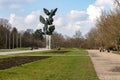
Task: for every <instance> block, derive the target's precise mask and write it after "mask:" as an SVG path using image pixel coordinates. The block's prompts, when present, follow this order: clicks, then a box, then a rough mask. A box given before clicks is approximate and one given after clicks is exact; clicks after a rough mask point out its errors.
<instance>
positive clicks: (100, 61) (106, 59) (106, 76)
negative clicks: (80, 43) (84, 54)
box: [88, 50, 120, 80]
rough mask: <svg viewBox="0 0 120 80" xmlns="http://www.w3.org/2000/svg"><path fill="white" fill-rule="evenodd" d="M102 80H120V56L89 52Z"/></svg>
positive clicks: (94, 51) (95, 51) (96, 51)
mask: <svg viewBox="0 0 120 80" xmlns="http://www.w3.org/2000/svg"><path fill="white" fill-rule="evenodd" d="M88 52H89V55H90V57H91V59H92V62H93V64H94V67H95V70H96V72H97V75H98V77H99V79H100V80H120V55H117V54H112V53H107V52H101V53H100V52H99V51H98V50H88Z"/></svg>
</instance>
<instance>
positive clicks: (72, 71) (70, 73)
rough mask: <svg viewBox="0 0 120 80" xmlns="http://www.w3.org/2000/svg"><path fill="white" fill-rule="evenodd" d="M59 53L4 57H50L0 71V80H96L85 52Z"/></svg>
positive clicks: (67, 50) (73, 49)
mask: <svg viewBox="0 0 120 80" xmlns="http://www.w3.org/2000/svg"><path fill="white" fill-rule="evenodd" d="M61 51H63V53H61V52H56V53H55V50H51V51H43V52H34V53H25V54H17V55H8V56H4V57H11V56H34V55H35V56H43V55H44V56H46V55H50V56H51V57H50V58H46V59H43V60H39V61H35V62H31V63H27V64H23V65H21V66H17V67H12V68H9V69H5V70H0V80H98V77H97V75H96V72H95V70H94V68H93V65H92V63H91V60H90V58H89V56H88V54H87V51H85V50H83V49H76V48H72V49H63V50H61ZM65 51H66V53H64V52H65ZM54 55H55V56H54ZM1 58H2V57H1Z"/></svg>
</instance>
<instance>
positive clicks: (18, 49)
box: [0, 48, 30, 52]
mask: <svg viewBox="0 0 120 80" xmlns="http://www.w3.org/2000/svg"><path fill="white" fill-rule="evenodd" d="M21 50H30V49H29V48H14V49H0V52H10V51H21Z"/></svg>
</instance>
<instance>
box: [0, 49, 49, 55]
mask: <svg viewBox="0 0 120 80" xmlns="http://www.w3.org/2000/svg"><path fill="white" fill-rule="evenodd" d="M45 50H49V49H46V48H40V49H34V50H23V51H11V52H0V55H8V54H19V53H28V52H38V51H45Z"/></svg>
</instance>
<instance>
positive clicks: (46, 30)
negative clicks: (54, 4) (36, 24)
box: [40, 8, 57, 49]
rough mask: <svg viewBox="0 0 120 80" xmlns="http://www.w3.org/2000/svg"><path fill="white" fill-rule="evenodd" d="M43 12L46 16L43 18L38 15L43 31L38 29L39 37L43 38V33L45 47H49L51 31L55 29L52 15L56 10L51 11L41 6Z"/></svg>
mask: <svg viewBox="0 0 120 80" xmlns="http://www.w3.org/2000/svg"><path fill="white" fill-rule="evenodd" d="M43 11H44V13H45V14H46V15H47V16H48V17H47V18H44V17H43V16H41V15H40V22H41V23H42V24H44V27H43V31H42V29H40V31H41V32H40V37H41V39H43V35H45V38H46V48H47V49H51V35H52V33H53V31H54V30H55V25H53V21H54V20H53V16H55V13H56V11H57V8H56V9H52V10H51V11H49V10H47V9H45V8H43Z"/></svg>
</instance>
